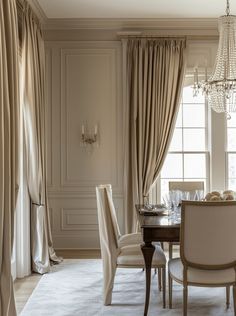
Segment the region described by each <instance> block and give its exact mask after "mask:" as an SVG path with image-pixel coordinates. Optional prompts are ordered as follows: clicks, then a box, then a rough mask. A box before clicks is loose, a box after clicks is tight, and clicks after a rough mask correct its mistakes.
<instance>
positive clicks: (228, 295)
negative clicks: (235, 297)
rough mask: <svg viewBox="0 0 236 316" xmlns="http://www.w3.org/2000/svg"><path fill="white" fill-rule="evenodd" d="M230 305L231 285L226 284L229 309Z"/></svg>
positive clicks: (227, 306)
mask: <svg viewBox="0 0 236 316" xmlns="http://www.w3.org/2000/svg"><path fill="white" fill-rule="evenodd" d="M229 305H230V286H229V285H228V286H226V308H227V309H228V308H229Z"/></svg>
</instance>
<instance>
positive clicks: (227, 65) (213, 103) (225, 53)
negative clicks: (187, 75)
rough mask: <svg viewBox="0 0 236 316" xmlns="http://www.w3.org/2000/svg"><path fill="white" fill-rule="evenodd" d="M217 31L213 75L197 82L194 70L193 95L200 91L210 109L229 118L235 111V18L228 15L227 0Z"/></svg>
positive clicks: (196, 74)
mask: <svg viewBox="0 0 236 316" xmlns="http://www.w3.org/2000/svg"><path fill="white" fill-rule="evenodd" d="M218 29H219V46H218V50H217V55H216V60H215V65H214V69H213V73H212V75H211V76H210V77H209V79H207V78H205V80H203V81H200V82H199V81H198V73H197V69H196V70H195V73H194V86H193V93H194V95H195V96H196V95H197V94H198V93H199V90H200V89H201V90H202V92H203V93H204V94H205V96H206V97H207V100H208V104H209V105H210V107H211V108H212V109H213V110H214V111H216V112H218V113H221V112H224V113H225V114H226V115H227V118H230V114H229V112H235V111H236V16H235V15H230V9H229V0H227V7H226V15H223V16H220V17H219V19H218Z"/></svg>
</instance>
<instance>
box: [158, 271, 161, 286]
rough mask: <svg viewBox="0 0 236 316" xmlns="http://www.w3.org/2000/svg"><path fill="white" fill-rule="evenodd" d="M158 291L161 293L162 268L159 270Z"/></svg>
mask: <svg viewBox="0 0 236 316" xmlns="http://www.w3.org/2000/svg"><path fill="white" fill-rule="evenodd" d="M158 289H159V291H161V268H158Z"/></svg>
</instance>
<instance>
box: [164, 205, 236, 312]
mask: <svg viewBox="0 0 236 316" xmlns="http://www.w3.org/2000/svg"><path fill="white" fill-rule="evenodd" d="M181 208H182V210H181V212H182V214H181V229H180V236H181V238H180V258H174V259H171V260H170V261H169V264H168V268H169V269H168V274H169V277H168V281H169V304H170V308H172V280H175V281H176V282H178V283H181V284H183V315H184V316H187V302H188V286H189V285H190V286H203V287H226V306H227V308H228V307H229V296H230V295H229V294H230V287H231V286H233V298H234V315H236V310H235V306H236V247H235V245H236V229H235V223H236V201H227V202H226V201H222V202H205V201H183V202H182V207H181Z"/></svg>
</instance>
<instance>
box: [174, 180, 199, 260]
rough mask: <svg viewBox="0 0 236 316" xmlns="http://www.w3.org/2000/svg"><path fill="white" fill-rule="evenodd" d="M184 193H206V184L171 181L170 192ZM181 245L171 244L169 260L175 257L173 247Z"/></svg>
mask: <svg viewBox="0 0 236 316" xmlns="http://www.w3.org/2000/svg"><path fill="white" fill-rule="evenodd" d="M175 190H178V191H183V192H189V193H191V192H194V191H196V190H201V191H203V192H204V182H203V181H170V182H169V191H175ZM174 245H179V243H178V242H169V259H172V257H173V246H174Z"/></svg>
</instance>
